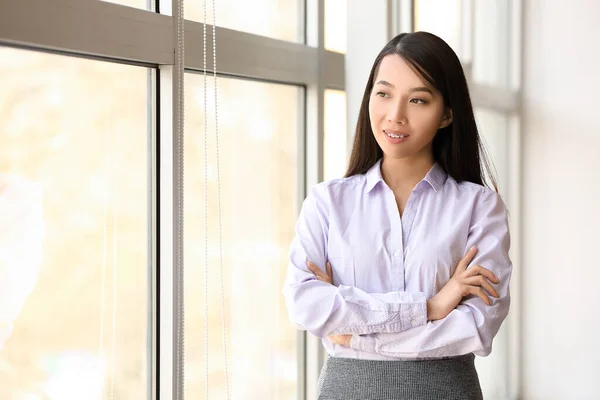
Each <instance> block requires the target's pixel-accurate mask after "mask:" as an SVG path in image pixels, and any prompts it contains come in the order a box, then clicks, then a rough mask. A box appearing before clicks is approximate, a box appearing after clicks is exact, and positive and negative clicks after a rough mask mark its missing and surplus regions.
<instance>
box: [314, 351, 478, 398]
mask: <svg viewBox="0 0 600 400" xmlns="http://www.w3.org/2000/svg"><path fill="white" fill-rule="evenodd" d="M317 399H318V400H404V399H410V400H437V399H440V400H454V399H456V400H481V399H483V395H482V394H481V387H480V385H479V377H478V376H477V371H476V370H475V356H474V355H473V354H467V355H464V356H459V357H452V358H446V359H441V360H417V361H373V360H357V359H353V358H337V357H327V360H326V361H325V364H324V365H323V369H322V370H321V375H320V377H319V386H318V391H317Z"/></svg>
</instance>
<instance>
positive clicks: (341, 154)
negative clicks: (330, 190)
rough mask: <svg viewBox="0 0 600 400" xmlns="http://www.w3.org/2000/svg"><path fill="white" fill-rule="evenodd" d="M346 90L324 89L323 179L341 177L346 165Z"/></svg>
mask: <svg viewBox="0 0 600 400" xmlns="http://www.w3.org/2000/svg"><path fill="white" fill-rule="evenodd" d="M347 135H348V133H347V131H346V92H343V91H341V90H325V146H324V154H325V160H324V161H325V162H324V168H325V171H324V178H325V180H329V179H334V178H341V177H343V176H344V173H345V172H346V166H347V154H348V148H347V139H346V138H347Z"/></svg>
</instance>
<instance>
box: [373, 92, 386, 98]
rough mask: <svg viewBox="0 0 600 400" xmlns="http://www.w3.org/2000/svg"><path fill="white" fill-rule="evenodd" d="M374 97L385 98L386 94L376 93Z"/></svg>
mask: <svg viewBox="0 0 600 400" xmlns="http://www.w3.org/2000/svg"><path fill="white" fill-rule="evenodd" d="M375 96H379V97H386V96H387V94H386V93H384V92H377V93H376V94H375Z"/></svg>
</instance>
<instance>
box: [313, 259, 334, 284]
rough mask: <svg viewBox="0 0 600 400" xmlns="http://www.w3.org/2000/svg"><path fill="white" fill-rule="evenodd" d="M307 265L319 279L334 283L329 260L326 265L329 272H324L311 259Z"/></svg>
mask: <svg viewBox="0 0 600 400" xmlns="http://www.w3.org/2000/svg"><path fill="white" fill-rule="evenodd" d="M306 266H307V267H308V269H309V270H310V271H311V272H312V273H313V274H315V277H316V278H317V280H319V281H322V282H326V283H330V284H332V285H333V271H332V269H331V264H330V263H329V261H328V262H327V265H326V268H327V274H325V272H323V271H322V270H321V269H320V268H319V267H317V266H316V265H315V264H313V263H312V262H310V261H308V262H307V263H306Z"/></svg>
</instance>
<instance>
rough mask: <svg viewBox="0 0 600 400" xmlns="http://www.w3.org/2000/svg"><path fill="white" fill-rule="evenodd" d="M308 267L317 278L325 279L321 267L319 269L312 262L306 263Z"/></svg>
mask: <svg viewBox="0 0 600 400" xmlns="http://www.w3.org/2000/svg"><path fill="white" fill-rule="evenodd" d="M306 266H307V267H308V269H310V271H311V272H312V273H313V274H315V275H316V276H317V277H322V278H324V277H325V273H324V272H323V271H321V269H320V268H319V267H317V266H316V265H315V264H313V263H311V262H310V261H308V262H307V263H306Z"/></svg>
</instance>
